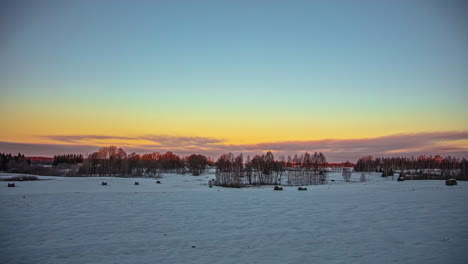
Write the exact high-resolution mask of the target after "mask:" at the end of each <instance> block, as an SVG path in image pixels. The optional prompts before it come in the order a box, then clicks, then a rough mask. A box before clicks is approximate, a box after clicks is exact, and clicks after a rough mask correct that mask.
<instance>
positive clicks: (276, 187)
mask: <svg viewBox="0 0 468 264" xmlns="http://www.w3.org/2000/svg"><path fill="white" fill-rule="evenodd" d="M274 190H275V191H282V190H283V187H280V186H275V188H274Z"/></svg>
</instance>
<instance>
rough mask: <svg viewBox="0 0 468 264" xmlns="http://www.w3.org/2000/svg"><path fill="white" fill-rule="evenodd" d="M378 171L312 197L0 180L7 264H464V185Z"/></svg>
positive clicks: (198, 186) (2, 259)
mask: <svg viewBox="0 0 468 264" xmlns="http://www.w3.org/2000/svg"><path fill="white" fill-rule="evenodd" d="M379 175H380V174H372V176H370V179H369V181H368V182H365V183H361V182H357V181H358V179H359V175H358V174H353V177H352V180H355V181H356V182H351V183H346V182H343V181H342V178H341V175H340V174H334V173H332V174H331V175H330V179H335V181H334V182H332V181H330V182H329V183H328V184H326V185H321V186H310V187H308V191H305V192H304V191H303V192H299V191H297V187H285V190H284V191H273V190H272V186H266V187H260V188H255V187H252V188H243V189H229V188H219V187H213V188H208V186H207V181H208V180H209V179H211V178H213V177H214V175H213V174H204V175H202V176H197V177H195V176H190V175H185V176H182V175H175V174H164V175H163V178H162V179H160V180H161V182H162V183H161V184H156V183H155V182H156V180H155V179H131V178H105V177H99V178H98V177H93V178H65V177H39V178H40V179H47V180H41V181H31V182H17V183H16V184H17V187H15V188H7V187H6V186H7V183H6V182H2V184H1V186H0V214H1V217H0V237H1V239H0V263H171V264H172V263H281V264H283V263H425V264H428V263H466V262H465V261H466V259H467V258H468V252H467V251H466V248H467V246H468V222H467V221H466V219H468V208H467V206H466V202H467V201H468V189H467V188H468V185H467V183H466V182H459V183H458V186H454V187H447V186H445V185H444V182H443V181H436V180H432V181H405V182H397V181H396V178H395V181H392V180H391V177H389V178H381V177H380V176H379ZM0 176H1V177H10V176H11V174H2V175H0ZM102 181H106V182H107V183H108V186H101V182H102ZM134 181H138V182H139V183H140V185H134V184H133V183H134Z"/></svg>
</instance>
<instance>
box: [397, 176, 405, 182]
mask: <svg viewBox="0 0 468 264" xmlns="http://www.w3.org/2000/svg"><path fill="white" fill-rule="evenodd" d="M397 181H405V176H400V177H398V179H397Z"/></svg>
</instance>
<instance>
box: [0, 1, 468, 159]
mask: <svg viewBox="0 0 468 264" xmlns="http://www.w3.org/2000/svg"><path fill="white" fill-rule="evenodd" d="M467 25H468V4H466V2H465V1H427V0H420V1H419V0H415V1H406V0H405V1H390V0H388V1H385V0H384V1H373V0H372V1H371V0H369V1H344V0H343V1H333V0H332V1H259V0H258V1H223V0H218V1H156V0H154V1H106V0H103V1H91V0H90V1H81V0H78V1H47V0H46V1H2V2H1V3H0V33H1V41H0V89H1V90H0V91H1V96H0V111H1V115H0V128H1V129H0V152H12V153H16V152H19V151H21V152H22V153H25V154H26V155H42V156H51V155H54V154H62V153H83V154H85V153H89V152H92V151H96V150H97V148H98V147H99V146H103V145H110V144H113V145H117V146H120V147H123V148H124V149H125V150H126V151H127V152H131V151H136V152H139V153H147V152H152V151H159V152H165V151H167V150H173V151H174V152H176V153H179V154H191V153H194V152H195V153H203V154H206V155H210V156H213V157H217V156H218V155H219V154H222V153H224V152H228V151H232V152H243V153H259V152H262V151H267V150H272V151H274V152H276V153H278V154H280V153H283V154H288V153H301V152H304V151H309V152H310V151H311V152H314V151H323V152H324V153H325V155H326V156H327V158H328V159H329V160H331V161H341V160H346V159H349V160H352V161H355V160H357V158H359V157H360V156H361V155H368V154H370V155H387V156H388V155H419V154H427V155H435V154H441V155H455V156H458V157H462V156H465V157H468V104H467V99H468V29H467Z"/></svg>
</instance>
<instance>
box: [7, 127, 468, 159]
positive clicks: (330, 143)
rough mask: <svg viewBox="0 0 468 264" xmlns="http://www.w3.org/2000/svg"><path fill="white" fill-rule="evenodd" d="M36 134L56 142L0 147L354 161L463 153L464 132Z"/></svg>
mask: <svg viewBox="0 0 468 264" xmlns="http://www.w3.org/2000/svg"><path fill="white" fill-rule="evenodd" d="M42 137H43V138H47V139H50V140H53V141H56V142H58V144H33V143H31V144H26V143H13V142H0V151H3V152H13V153H14V152H22V153H26V154H28V155H53V154H61V153H76V152H79V153H90V152H93V151H96V150H97V149H98V148H99V147H100V146H102V145H103V144H107V145H108V144H114V145H117V146H122V147H124V149H125V150H126V151H127V152H133V151H134V152H138V153H147V152H153V151H159V152H163V151H174V152H176V153H178V154H181V155H187V154H192V153H202V154H205V155H210V156H212V157H217V156H219V155H220V154H222V153H226V152H235V153H240V152H242V153H244V154H250V155H254V154H259V153H262V152H265V151H268V150H270V151H274V152H275V153H277V154H278V155H289V154H293V153H301V152H305V151H309V152H315V151H320V152H323V153H325V154H326V156H327V157H328V159H329V160H330V161H343V160H351V161H355V160H357V159H358V158H359V157H361V156H364V155H373V156H394V155H398V156H403V155H408V156H410V155H421V154H425V155H435V154H441V155H452V156H457V157H468V143H467V142H468V131H446V132H425V133H414V134H395V135H389V136H383V137H375V138H362V139H322V140H309V141H281V142H263V143H258V144H227V143H226V141H225V140H223V139H217V138H209V137H185V136H170V135H143V136H137V137H121V136H106V135H58V136H57V135H51V136H42ZM124 141H126V142H124ZM132 141H134V142H135V144H133V143H132ZM90 142H91V143H90ZM96 142H98V143H96ZM142 142H143V143H142ZM145 142H146V143H145ZM463 142H464V143H463ZM64 143H66V144H64Z"/></svg>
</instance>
